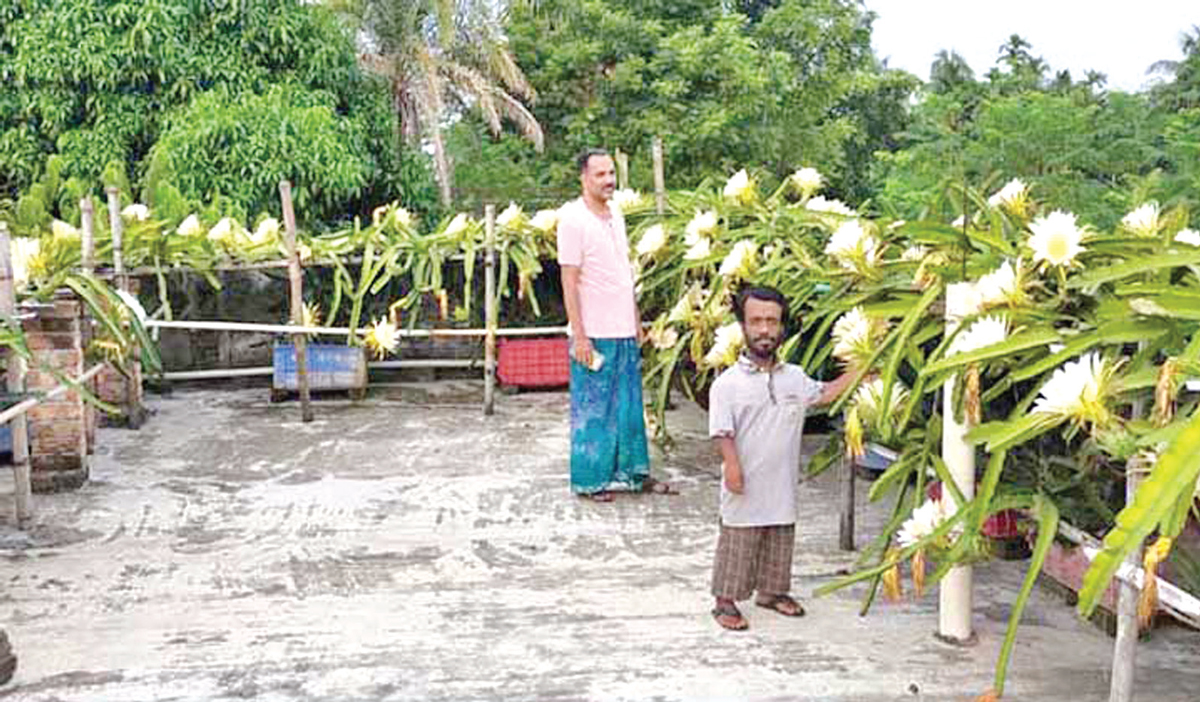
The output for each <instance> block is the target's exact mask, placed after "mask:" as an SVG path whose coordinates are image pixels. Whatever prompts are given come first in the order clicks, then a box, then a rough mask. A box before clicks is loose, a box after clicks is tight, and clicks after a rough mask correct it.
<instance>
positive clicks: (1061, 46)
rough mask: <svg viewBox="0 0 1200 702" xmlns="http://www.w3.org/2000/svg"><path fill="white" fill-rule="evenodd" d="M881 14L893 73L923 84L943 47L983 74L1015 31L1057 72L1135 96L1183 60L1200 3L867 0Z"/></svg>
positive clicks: (880, 43) (882, 48) (879, 24)
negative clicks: (1168, 65) (1166, 66)
mask: <svg viewBox="0 0 1200 702" xmlns="http://www.w3.org/2000/svg"><path fill="white" fill-rule="evenodd" d="M865 2H866V5H867V7H868V8H869V9H871V10H874V11H875V13H876V14H877V15H878V17H877V18H876V20H875V25H874V31H873V32H872V35H871V44H872V45H873V46H874V47H875V52H876V54H878V55H879V57H880V58H881V59H882V58H887V59H889V61H888V65H889V66H891V67H892V68H903V69H904V70H906V71H909V72H911V73H914V74H916V75H917V76H918V77H920V78H921V79H922V80H928V79H929V65H930V64H931V63H933V57H934V54H936V53H937V52H938V50H939V49H952V50H954V51H957V52H958V53H959V54H960V55H961V56H962V57H963V58H965V59H966V60H967V62H968V63H970V64H971V68H972V69H974V70H975V75H976V77H982V75H983V74H984V73H986V72H987V70H988V69H989V68H991V67H992V66H993V65H994V64H995V62H996V56H997V53H998V51H997V50H998V49H999V47H1000V45H1001V44H1003V43H1004V42H1005V41H1006V40H1007V39H1008V37H1009V35H1010V34H1014V33H1015V34H1020V35H1021V36H1022V37H1024V38H1025V40H1026V41H1028V42H1029V43H1031V44H1033V48H1032V49H1030V52H1031V53H1032V54H1033V55H1034V56H1041V57H1042V58H1043V59H1045V60H1046V62H1047V63H1049V64H1050V67H1051V69H1052V70H1053V71H1055V72H1057V71H1059V70H1062V69H1064V68H1066V69H1069V70H1070V71H1071V76H1072V78H1074V79H1076V80H1079V79H1081V78H1082V77H1083V73H1084V71H1086V70H1088V69H1093V70H1097V71H1100V72H1101V73H1106V74H1108V87H1109V88H1110V89H1120V90H1126V91H1134V90H1137V89H1139V88H1140V87H1142V86H1143V84H1144V83H1145V82H1146V81H1147V79H1148V78H1149V77H1148V76H1147V75H1146V69H1147V68H1149V67H1150V64H1152V63H1154V62H1155V61H1158V60H1160V59H1179V58H1181V57H1182V55H1183V54H1182V52H1181V50H1180V48H1179V39H1180V37H1181V35H1182V34H1183V33H1184V31H1186V30H1190V29H1191V27H1192V25H1200V0H1138V1H1136V2H1131V3H1129V4H1125V3H1105V2H1096V1H1095V0H1092V1H1090V2H1081V1H1080V0H1006V1H1005V2H964V1H963V0H865Z"/></svg>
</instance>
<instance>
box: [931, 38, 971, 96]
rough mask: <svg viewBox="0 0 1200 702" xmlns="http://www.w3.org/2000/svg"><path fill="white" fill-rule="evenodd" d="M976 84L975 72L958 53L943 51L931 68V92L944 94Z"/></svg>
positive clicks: (938, 53)
mask: <svg viewBox="0 0 1200 702" xmlns="http://www.w3.org/2000/svg"><path fill="white" fill-rule="evenodd" d="M974 83H975V71H973V70H971V65H970V64H969V63H967V60H966V59H965V58H963V57H962V55H961V54H959V53H958V52H957V51H948V50H946V49H942V50H941V51H938V52H937V55H936V56H935V57H934V59H933V63H932V64H931V65H930V66H929V84H928V86H927V87H928V89H929V91H930V92H933V93H938V94H944V93H951V92H955V91H957V90H961V89H962V88H963V87H964V86H968V85H972V84H974Z"/></svg>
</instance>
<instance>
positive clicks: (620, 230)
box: [558, 198, 637, 339]
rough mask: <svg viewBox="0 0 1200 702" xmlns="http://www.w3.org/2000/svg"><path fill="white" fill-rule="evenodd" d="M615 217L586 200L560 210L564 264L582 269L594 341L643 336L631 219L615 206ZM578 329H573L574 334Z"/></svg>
mask: <svg viewBox="0 0 1200 702" xmlns="http://www.w3.org/2000/svg"><path fill="white" fill-rule="evenodd" d="M609 210H610V212H611V213H612V216H611V217H607V218H604V217H600V216H599V215H597V214H596V213H594V212H592V211H591V210H590V209H588V206H587V205H586V204H585V203H584V201H583V198H578V199H576V200H572V201H570V202H568V203H567V204H565V205H563V206H562V207H561V208H559V210H558V263H559V265H563V266H579V271H580V272H579V307H580V316H581V317H582V318H583V329H584V331H585V332H587V335H588V336H589V337H591V338H593V339H625V338H633V337H634V336H636V335H637V319H636V318H635V314H634V292H633V268H632V266H630V265H629V241H628V240H627V239H626V238H625V217H624V216H623V215H622V214H621V211H620V210H619V209H617V208H616V207H613V206H611V205H610V207H609ZM574 331H575V330H572V332H574Z"/></svg>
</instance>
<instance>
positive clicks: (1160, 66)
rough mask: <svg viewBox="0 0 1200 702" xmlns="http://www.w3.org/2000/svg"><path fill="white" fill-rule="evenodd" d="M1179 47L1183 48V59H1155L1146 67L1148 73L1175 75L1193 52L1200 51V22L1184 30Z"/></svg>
mask: <svg viewBox="0 0 1200 702" xmlns="http://www.w3.org/2000/svg"><path fill="white" fill-rule="evenodd" d="M1179 48H1180V49H1182V50H1183V61H1178V60H1175V59H1163V60H1161V61H1155V62H1154V63H1152V64H1150V67H1149V68H1147V69H1146V75H1148V76H1149V75H1155V74H1158V75H1163V76H1171V77H1175V76H1176V75H1177V74H1178V73H1179V69H1180V68H1181V67H1182V66H1183V64H1184V61H1187V60H1188V58H1190V57H1191V56H1192V55H1193V54H1197V53H1200V24H1193V25H1192V30H1191V31H1190V32H1184V33H1183V35H1182V36H1181V37H1180V39H1179Z"/></svg>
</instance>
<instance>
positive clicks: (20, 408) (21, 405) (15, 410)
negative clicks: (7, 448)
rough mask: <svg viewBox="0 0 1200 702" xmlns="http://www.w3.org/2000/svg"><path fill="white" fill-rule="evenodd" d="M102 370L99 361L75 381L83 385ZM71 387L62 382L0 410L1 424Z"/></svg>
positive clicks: (101, 364) (102, 366)
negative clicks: (41, 393) (46, 390)
mask: <svg viewBox="0 0 1200 702" xmlns="http://www.w3.org/2000/svg"><path fill="white" fill-rule="evenodd" d="M102 370H104V364H103V363H98V364H96V365H94V366H92V367H91V369H89V370H88V372H86V373H84V374H83V375H81V376H79V377H78V378H76V379H75V382H76V383H77V384H79V385H83V384H84V383H86V382H87V381H89V380H91V379H92V378H95V377H96V375H97V374H98V373H99V372H100V371H102ZM71 389H73V388H72V387H71V386H69V385H65V384H60V385H59V386H58V387H56V388H54V389H53V390H51V391H50V392H48V393H46V394H45V395H39V396H37V397H31V398H29V399H28V400H22V401H21V402H18V403H17V404H15V405H13V406H12V407H9V408H8V409H6V410H4V411H3V412H0V425H2V424H7V423H8V422H9V421H10V420H11V419H12V418H13V417H15V416H17V415H18V414H21V413H23V412H28V411H29V410H31V409H33V408H34V407H37V406H38V405H40V404H42V403H43V402H46V401H48V400H53V399H54V398H56V397H58V396H59V395H62V394H63V393H65V392H67V391H68V390H71Z"/></svg>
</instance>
